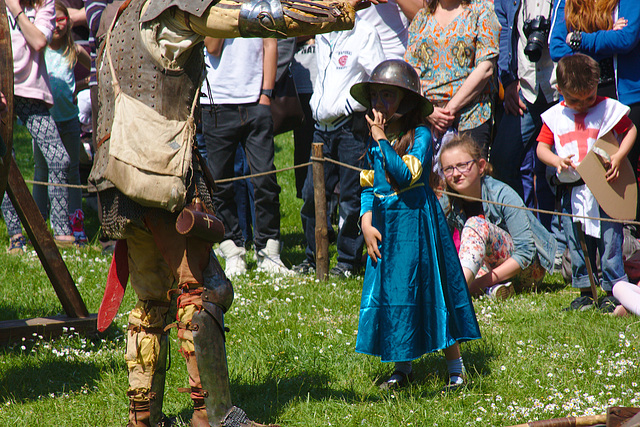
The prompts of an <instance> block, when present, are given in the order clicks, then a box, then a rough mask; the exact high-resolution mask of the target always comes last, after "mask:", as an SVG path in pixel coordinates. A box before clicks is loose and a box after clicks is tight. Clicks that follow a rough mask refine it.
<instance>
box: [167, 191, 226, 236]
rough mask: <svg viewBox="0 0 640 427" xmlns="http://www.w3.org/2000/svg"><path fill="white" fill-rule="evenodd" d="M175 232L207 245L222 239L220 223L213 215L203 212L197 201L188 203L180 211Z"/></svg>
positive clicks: (222, 233)
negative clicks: (202, 241) (203, 241)
mask: <svg viewBox="0 0 640 427" xmlns="http://www.w3.org/2000/svg"><path fill="white" fill-rule="evenodd" d="M176 231H177V232H178V233H180V234H182V235H185V236H189V237H197V238H199V239H202V240H205V241H207V242H209V243H218V242H221V241H222V239H223V238H224V224H223V223H222V221H220V220H219V219H218V218H217V217H216V216H215V215H212V214H210V213H208V212H205V210H204V209H203V206H202V203H201V202H198V201H195V202H193V203H190V204H189V205H187V206H185V207H184V209H182V212H180V215H178V219H177V220H176Z"/></svg>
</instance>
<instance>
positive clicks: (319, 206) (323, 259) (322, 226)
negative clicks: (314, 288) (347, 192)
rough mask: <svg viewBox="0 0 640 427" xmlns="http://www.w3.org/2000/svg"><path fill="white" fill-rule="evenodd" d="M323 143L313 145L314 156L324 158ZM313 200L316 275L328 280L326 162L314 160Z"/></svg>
mask: <svg viewBox="0 0 640 427" xmlns="http://www.w3.org/2000/svg"><path fill="white" fill-rule="evenodd" d="M322 145H323V144H322V143H318V142H314V143H313V144H312V145H311V148H312V150H313V151H312V153H313V157H316V158H319V159H322V158H323V155H322ZM313 200H314V203H315V207H316V277H317V278H318V279H320V280H326V278H327V275H328V274H329V235H328V232H327V195H326V193H325V182H324V162H322V161H320V160H314V161H313Z"/></svg>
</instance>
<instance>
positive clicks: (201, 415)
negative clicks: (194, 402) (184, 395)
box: [191, 407, 209, 427]
mask: <svg viewBox="0 0 640 427" xmlns="http://www.w3.org/2000/svg"><path fill="white" fill-rule="evenodd" d="M191 427H209V418H208V417H207V410H206V409H205V408H204V407H203V408H202V409H195V408H194V410H193V416H192V417H191Z"/></svg>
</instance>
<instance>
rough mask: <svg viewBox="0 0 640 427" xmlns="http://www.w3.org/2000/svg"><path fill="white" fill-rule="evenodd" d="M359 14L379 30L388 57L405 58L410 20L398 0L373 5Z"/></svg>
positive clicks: (383, 48)
mask: <svg viewBox="0 0 640 427" xmlns="http://www.w3.org/2000/svg"><path fill="white" fill-rule="evenodd" d="M357 15H358V16H360V17H361V18H362V19H364V20H365V21H367V22H369V23H370V24H372V25H373V26H374V27H375V28H376V30H377V31H378V35H379V36H380V41H381V42H382V50H383V51H384V55H385V57H386V59H404V51H405V50H407V39H408V37H409V24H410V22H409V20H408V19H407V17H406V16H405V15H404V13H403V12H402V10H401V9H400V6H398V3H397V1H396V0H389V1H388V2H387V3H380V4H377V5H371V6H369V7H368V8H366V9H362V10H360V11H358V13H357Z"/></svg>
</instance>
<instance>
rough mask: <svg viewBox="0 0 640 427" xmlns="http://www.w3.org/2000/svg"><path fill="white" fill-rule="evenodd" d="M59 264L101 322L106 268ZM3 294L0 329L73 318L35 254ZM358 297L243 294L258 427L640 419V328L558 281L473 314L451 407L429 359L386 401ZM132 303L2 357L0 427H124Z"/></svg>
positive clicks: (292, 255)
mask: <svg viewBox="0 0 640 427" xmlns="http://www.w3.org/2000/svg"><path fill="white" fill-rule="evenodd" d="M27 145H28V144H27ZM278 147H279V149H278V152H277V163H278V165H277V166H278V167H283V166H288V165H290V164H291V163H292V160H291V159H292V158H293V155H292V152H293V141H292V139H291V137H290V135H286V136H285V137H284V138H279V139H278ZM27 157H28V156H27ZM21 167H22V168H27V169H28V168H29V167H31V168H32V165H31V166H30V165H29V163H28V162H23V163H21ZM28 173H29V171H28V170H25V175H27V174H28ZM278 182H279V184H280V185H281V186H282V194H281V204H282V208H281V210H282V212H283V215H282V218H283V219H282V238H283V241H284V242H285V247H284V252H283V259H284V260H285V263H287V264H288V265H292V264H295V263H298V262H300V261H302V259H303V243H304V241H303V238H302V234H301V228H300V219H299V208H300V201H299V200H298V199H296V198H295V191H294V180H293V172H285V173H283V174H282V175H279V177H278ZM88 215H90V216H94V217H95V213H93V212H92V211H88ZM2 233H4V234H1V236H2V237H3V238H6V231H2ZM5 241H6V240H5ZM64 258H65V261H66V263H67V266H68V268H69V270H70V272H71V275H72V277H73V278H74V281H75V282H76V283H77V286H78V289H79V291H80V293H81V295H82V297H83V299H84V301H85V303H86V305H87V307H88V309H89V311H90V312H92V313H95V312H96V311H97V309H98V307H99V304H100V300H101V298H102V292H103V289H104V281H105V278H106V273H107V269H108V265H109V261H110V258H109V257H107V256H103V255H102V254H101V253H100V251H99V248H98V246H97V245H96V244H94V245H92V246H91V247H90V248H89V249H87V250H83V251H77V250H67V251H65V253H64ZM333 262H335V260H334V261H333ZM0 283H1V285H0V286H1V287H2V295H3V298H2V300H1V301H2V302H1V303H0V304H1V308H2V309H1V310H0V320H7V319H21V318H27V317H35V316H45V315H56V314H61V313H62V311H63V310H62V307H61V305H60V303H59V301H58V300H57V297H56V295H55V292H54V291H53V288H52V286H51V284H50V283H49V281H48V280H47V278H46V275H45V273H44V271H43V269H42V266H41V265H40V263H39V261H38V258H37V257H35V255H34V254H33V253H30V254H27V255H24V256H19V257H10V256H8V255H6V254H5V253H4V252H3V251H0ZM361 284H362V278H361V277H356V278H351V279H347V280H338V279H330V280H328V281H326V282H319V281H316V280H315V278H314V277H313V276H305V277H292V278H284V277H277V278H272V277H270V276H267V275H264V274H256V273H253V272H252V273H250V274H249V275H247V276H245V277H243V278H240V279H237V280H234V288H235V300H234V304H233V305H232V307H231V309H230V310H229V312H228V313H227V314H226V316H225V323H226V326H228V327H229V328H230V332H229V333H228V334H227V352H228V362H229V374H230V379H231V394H232V398H233V401H234V403H235V404H236V405H238V406H240V407H242V408H243V409H245V411H246V412H247V413H248V414H249V416H250V417H251V418H253V419H255V420H257V421H260V422H277V423H279V424H282V425H283V426H328V425H332V426H409V425H411V426H466V425H475V426H503V425H513V424H519V423H524V422H526V421H530V420H539V419H548V418H553V417H561V416H568V415H578V416H579V415H589V414H601V413H605V412H606V408H607V407H608V406H640V401H639V400H640V387H639V386H638V383H639V382H640V381H639V377H638V374H639V370H638V364H639V363H640V362H639V360H638V348H639V345H640V344H639V340H638V337H639V334H640V331H639V326H638V325H639V324H638V323H637V322H638V319H636V318H614V317H611V316H607V315H602V314H600V313H599V312H597V311H595V310H594V311H586V312H580V313H573V312H571V313H568V312H563V311H562V308H563V307H565V306H567V305H568V304H569V302H570V301H571V300H572V299H573V298H574V297H575V296H576V292H574V291H573V290H572V289H570V288H567V287H566V286H565V285H564V284H563V283H562V279H561V278H560V277H559V276H558V275H554V276H547V277H546V278H545V283H544V287H543V289H544V292H540V293H527V294H522V295H518V296H516V297H515V298H514V299H512V300H509V301H505V302H499V301H494V300H490V299H487V298H484V297H483V298H480V299H478V300H475V301H474V305H475V308H476V313H477V317H478V321H479V323H480V328H481V332H482V336H483V338H482V339H481V340H478V341H474V342H471V343H466V344H463V345H462V353H463V357H464V360H465V365H466V367H467V370H468V373H469V379H470V385H469V387H467V388H466V389H463V390H461V391H460V392H457V393H454V394H449V395H443V394H441V393H440V390H441V388H442V386H443V385H444V382H445V380H446V375H447V374H446V365H445V363H444V359H443V357H442V355H441V354H432V355H426V356H424V357H422V358H421V359H420V360H418V361H417V362H416V363H415V371H416V381H415V383H414V384H413V385H412V386H411V387H409V388H407V389H406V390H402V391H400V392H394V393H388V392H381V391H380V390H379V388H378V384H379V383H380V382H381V381H382V380H383V379H385V377H386V376H388V375H389V374H390V372H391V371H392V367H391V366H389V365H387V364H382V363H380V362H379V360H377V359H375V358H373V357H369V356H365V355H361V354H357V353H355V350H354V348H355V340H356V331H357V327H358V308H359V304H360V294H361ZM134 299H135V298H134V295H133V292H132V291H131V289H127V292H126V294H125V301H124V302H123V305H122V308H121V311H120V313H119V315H118V316H117V318H116V320H115V323H114V326H112V328H110V329H109V330H108V331H107V333H106V334H104V335H102V336H99V337H84V336H81V335H79V334H78V333H77V332H76V331H72V330H68V331H67V333H66V335H65V336H64V337H61V338H58V339H55V340H46V339H43V338H41V337H39V336H32V337H27V338H25V340H24V341H20V342H17V343H14V344H12V345H10V346H6V347H3V348H0V425H2V426H86V425H90V426H121V425H124V424H125V420H126V415H127V404H128V399H127V397H126V389H127V381H126V366H125V363H124V357H123V356H124V330H125V327H126V323H127V315H126V312H127V310H128V309H129V308H130V307H132V306H133V302H134ZM170 337H171V340H170V341H171V353H170V354H171V369H170V371H169V373H168V375H167V388H166V391H165V399H164V402H165V405H164V411H165V413H167V414H168V415H170V416H174V417H177V418H178V420H179V425H187V423H188V420H189V418H190V411H191V403H190V399H189V398H188V396H187V395H186V394H181V393H178V392H177V387H186V386H187V374H186V369H185V366H184V363H183V362H182V360H181V357H182V356H181V355H180V354H179V353H178V351H177V349H178V344H177V338H176V335H175V332H173V333H172V334H171V335H170Z"/></svg>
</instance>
